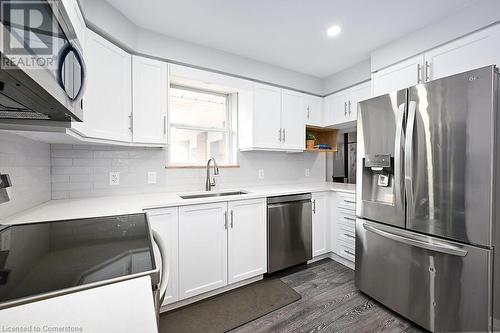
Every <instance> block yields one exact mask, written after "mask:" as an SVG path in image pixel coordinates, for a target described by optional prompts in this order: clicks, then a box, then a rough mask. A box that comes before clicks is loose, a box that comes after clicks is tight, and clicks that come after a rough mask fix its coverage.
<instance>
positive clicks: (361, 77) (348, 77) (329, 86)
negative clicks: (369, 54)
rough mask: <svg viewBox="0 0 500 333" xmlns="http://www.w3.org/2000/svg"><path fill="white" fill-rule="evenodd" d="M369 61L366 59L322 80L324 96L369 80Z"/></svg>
mask: <svg viewBox="0 0 500 333" xmlns="http://www.w3.org/2000/svg"><path fill="white" fill-rule="evenodd" d="M370 74H371V71H370V59H366V60H365V61H362V62H360V63H357V64H355V65H354V66H351V67H349V68H346V69H344V70H343V71H340V72H337V73H335V74H333V75H330V76H328V77H326V78H325V79H324V80H323V91H324V94H325V95H329V94H331V93H333V92H336V91H339V90H342V89H345V88H348V87H350V86H353V85H356V84H358V83H361V82H364V81H367V80H370Z"/></svg>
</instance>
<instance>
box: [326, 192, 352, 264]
mask: <svg viewBox="0 0 500 333" xmlns="http://www.w3.org/2000/svg"><path fill="white" fill-rule="evenodd" d="M355 204H356V195H355V194H354V193H347V192H336V193H334V194H333V195H332V199H331V211H330V213H331V219H330V221H331V223H330V226H331V232H330V235H331V236H330V250H331V251H332V252H333V253H335V254H336V255H337V256H338V257H340V259H341V262H342V263H344V264H345V265H347V266H349V267H351V268H354V260H355V253H356V252H355V249H356V247H355V241H356V234H355V224H356V211H355Z"/></svg>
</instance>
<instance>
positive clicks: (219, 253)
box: [179, 202, 228, 299]
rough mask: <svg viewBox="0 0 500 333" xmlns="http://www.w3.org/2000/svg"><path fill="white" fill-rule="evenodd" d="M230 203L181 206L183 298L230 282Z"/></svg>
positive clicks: (180, 276)
mask: <svg viewBox="0 0 500 333" xmlns="http://www.w3.org/2000/svg"><path fill="white" fill-rule="evenodd" d="M227 224H228V216H227V202H219V203H210V204H204V205H193V206H184V207H180V208H179V286H180V294H179V296H180V299H185V298H189V297H192V296H195V295H199V294H202V293H205V292H207V291H211V290H214V289H217V288H220V287H224V286H225V285H227V227H228V225H227Z"/></svg>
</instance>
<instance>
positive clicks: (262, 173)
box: [259, 169, 264, 179]
mask: <svg viewBox="0 0 500 333" xmlns="http://www.w3.org/2000/svg"><path fill="white" fill-rule="evenodd" d="M259 179H264V169H259Z"/></svg>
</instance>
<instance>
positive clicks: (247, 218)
mask: <svg viewBox="0 0 500 333" xmlns="http://www.w3.org/2000/svg"><path fill="white" fill-rule="evenodd" d="M228 211H229V217H230V220H229V232H228V259H229V260H228V273H229V274H228V275H229V276H228V278H229V283H235V282H238V281H242V280H245V279H248V278H251V277H254V276H257V275H262V274H264V273H265V272H266V271H267V255H266V254H267V243H266V201H265V199H257V200H242V201H231V202H229V203H228Z"/></svg>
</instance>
